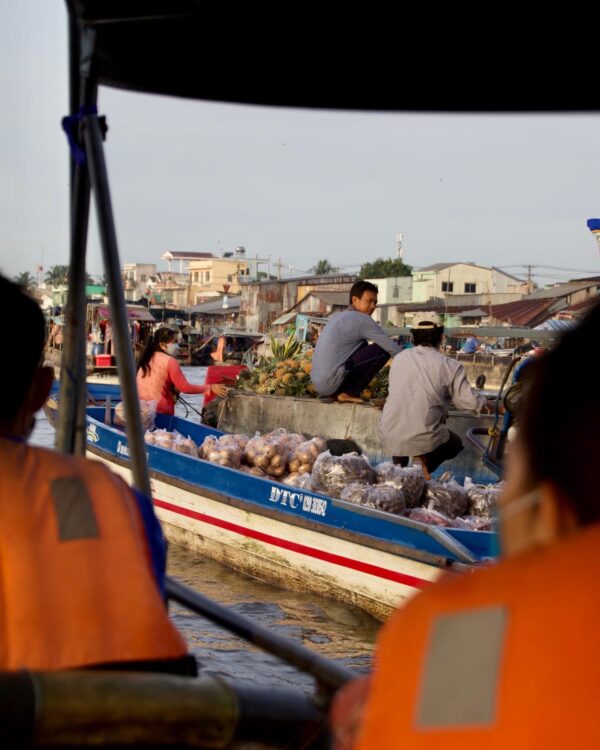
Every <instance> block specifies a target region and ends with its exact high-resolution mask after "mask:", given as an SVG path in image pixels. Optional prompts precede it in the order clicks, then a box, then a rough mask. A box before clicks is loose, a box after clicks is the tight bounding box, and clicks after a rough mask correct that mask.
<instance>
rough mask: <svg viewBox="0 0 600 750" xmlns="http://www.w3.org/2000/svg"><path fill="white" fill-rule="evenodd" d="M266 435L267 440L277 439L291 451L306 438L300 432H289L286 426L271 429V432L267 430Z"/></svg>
mask: <svg viewBox="0 0 600 750" xmlns="http://www.w3.org/2000/svg"><path fill="white" fill-rule="evenodd" d="M264 437H265V438H266V439H267V440H271V439H274V440H277V441H278V442H280V443H283V445H285V447H286V448H287V449H288V452H289V453H291V452H292V451H293V450H294V449H295V448H296V447H297V446H298V445H300V443H303V442H304V441H305V440H306V438H305V437H304V435H300V433H298V432H288V431H287V430H286V429H285V427H279V428H278V429H276V430H271V432H267V433H266V434H265V435H264Z"/></svg>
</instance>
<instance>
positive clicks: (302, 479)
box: [281, 471, 313, 492]
mask: <svg viewBox="0 0 600 750" xmlns="http://www.w3.org/2000/svg"><path fill="white" fill-rule="evenodd" d="M281 483H282V484H288V485H290V486H291V487H299V488H300V489H303V490H307V491H308V492H311V491H312V489H313V481H312V477H311V475H310V474H309V473H306V472H305V473H303V474H299V473H298V472H297V471H295V472H292V473H291V474H288V475H287V477H283V479H282V480H281Z"/></svg>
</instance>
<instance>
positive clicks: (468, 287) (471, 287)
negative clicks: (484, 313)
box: [465, 284, 477, 294]
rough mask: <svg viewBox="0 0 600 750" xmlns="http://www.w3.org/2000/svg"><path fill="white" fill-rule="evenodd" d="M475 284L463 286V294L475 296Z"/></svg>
mask: <svg viewBox="0 0 600 750" xmlns="http://www.w3.org/2000/svg"><path fill="white" fill-rule="evenodd" d="M476 287H477V284H465V294H475V290H476Z"/></svg>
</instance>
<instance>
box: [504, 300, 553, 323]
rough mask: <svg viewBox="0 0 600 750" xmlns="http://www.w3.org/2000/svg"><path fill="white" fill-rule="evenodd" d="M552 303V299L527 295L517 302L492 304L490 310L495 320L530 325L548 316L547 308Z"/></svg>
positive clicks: (540, 321)
mask: <svg viewBox="0 0 600 750" xmlns="http://www.w3.org/2000/svg"><path fill="white" fill-rule="evenodd" d="M553 304H554V299H531V298H530V297H527V298H524V299H522V300H518V301H517V302H505V303H503V304H501V305H492V306H491V308H490V312H491V315H492V317H494V318H495V319H496V320H502V321H506V322H507V323H510V324H511V325H513V326H526V327H532V326H534V325H538V324H539V323H542V322H543V321H544V320H545V319H546V318H547V317H548V316H549V314H550V311H549V308H550V307H551V306H552V305H553Z"/></svg>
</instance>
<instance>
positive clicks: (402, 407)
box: [379, 313, 489, 479]
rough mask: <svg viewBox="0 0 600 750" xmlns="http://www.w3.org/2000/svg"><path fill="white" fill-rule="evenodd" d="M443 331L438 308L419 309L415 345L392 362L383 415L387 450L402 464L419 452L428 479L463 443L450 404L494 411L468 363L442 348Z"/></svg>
mask: <svg viewBox="0 0 600 750" xmlns="http://www.w3.org/2000/svg"><path fill="white" fill-rule="evenodd" d="M443 334H444V326H443V325H442V323H441V319H440V318H439V316H438V315H437V313H420V314H419V315H418V316H417V315H415V320H414V321H413V328H412V336H413V341H414V344H415V346H414V347H413V348H412V349H406V350H405V351H403V352H402V354H401V355H400V356H398V357H396V358H395V359H394V362H393V363H392V367H391V369H390V390H389V395H388V398H387V400H386V402H385V406H384V407H383V412H382V413H381V418H380V420H379V437H380V440H381V445H382V448H383V452H384V454H386V455H388V456H392V457H393V461H394V463H398V464H400V465H401V466H406V465H407V464H408V460H409V457H411V456H412V457H413V458H414V457H418V459H419V462H420V463H421V465H422V466H423V472H424V474H425V477H426V478H427V479H428V478H429V473H430V472H432V471H434V470H435V469H437V467H438V466H439V465H440V464H441V463H442V462H443V461H447V460H449V459H451V458H454V457H455V456H457V455H458V454H459V453H460V451H462V449H463V444H462V440H461V439H460V437H459V436H458V435H456V434H455V433H454V432H452V431H451V430H449V429H448V428H447V427H446V417H447V415H448V409H449V408H450V406H451V405H452V404H453V405H454V406H455V407H457V408H459V409H465V410H466V411H476V412H478V413H479V412H481V411H482V410H484V411H486V412H488V411H489V407H488V405H487V399H486V398H485V396H483V395H480V394H475V393H474V392H473V391H472V390H471V387H470V385H469V382H468V380H467V376H466V373H465V368H464V367H463V365H462V364H461V363H460V362H457V361H456V360H455V359H450V357H446V356H445V355H444V354H442V352H441V351H440V350H439V345H440V344H441V341H442V337H443Z"/></svg>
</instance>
